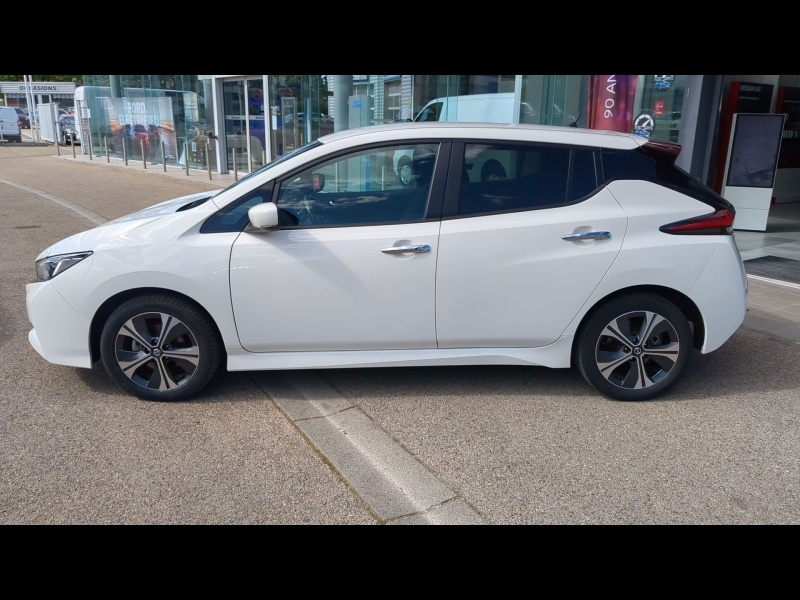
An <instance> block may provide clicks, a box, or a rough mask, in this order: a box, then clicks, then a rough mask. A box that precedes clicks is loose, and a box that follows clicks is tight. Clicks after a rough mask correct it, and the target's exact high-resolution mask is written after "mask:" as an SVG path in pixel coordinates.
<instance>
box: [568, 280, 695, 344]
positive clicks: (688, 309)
mask: <svg viewBox="0 0 800 600" xmlns="http://www.w3.org/2000/svg"><path fill="white" fill-rule="evenodd" d="M637 292H638V293H649V294H657V295H659V296H661V297H663V298H664V299H666V300H669V301H670V302H672V303H673V304H674V305H675V306H677V307H678V309H680V311H681V312H682V313H683V314H684V316H685V317H686V320H687V321H689V322H690V323H691V325H692V345H693V346H694V347H695V348H696V349H698V350H699V349H700V348H702V346H703V343H704V342H705V337H706V329H705V322H704V321H703V314H702V313H701V312H700V309H699V308H698V307H697V305H696V304H695V303H694V301H692V299H691V298H689V296H687V295H686V294H684V293H682V292H679V291H678V290H675V289H673V288H668V287H664V286H660V285H637V286H632V287H627V288H622V289H619V290H616V291H614V292H611V293H610V294H608V295H607V296H604V297H603V298H601V299H600V300H598V301H597V302H595V303H594V305H593V306H592V308H591V309H589V310H588V311H586V314H585V315H583V318H582V319H581V322H580V324H579V325H578V327H577V329H576V330H575V331H576V335H575V337H574V339H573V350H574V344H575V340H577V337H578V334H579V333H580V331H581V330H582V329H583V327H584V325H585V324H586V322H587V321H588V320H589V319H590V318H591V316H592V315H593V314H594V313H595V312H596V311H597V310H598V309H599V308H600V307H602V306H604V305H605V304H607V303H608V302H609V301H611V300H614V299H615V298H619V297H621V296H627V295H629V294H635V293H637Z"/></svg>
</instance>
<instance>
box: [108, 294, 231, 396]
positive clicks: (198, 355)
mask: <svg viewBox="0 0 800 600" xmlns="http://www.w3.org/2000/svg"><path fill="white" fill-rule="evenodd" d="M221 347H222V344H221V342H220V340H219V336H218V334H217V331H216V329H215V328H214V326H213V324H212V323H211V320H210V318H209V317H208V316H207V315H205V314H204V313H203V311H201V310H200V309H199V308H198V307H197V306H195V305H193V304H191V303H189V302H187V301H185V300H181V299H179V298H176V297H173V296H169V295H161V294H156V295H147V296H138V297H136V298H133V299H131V300H128V301H127V302H125V303H123V304H122V305H120V306H119V307H118V308H117V309H116V310H115V311H114V312H113V313H112V314H111V316H110V317H109V318H108V320H107V321H106V323H105V326H104V327H103V332H102V334H101V336H100V356H101V358H102V361H103V365H104V366H105V368H106V371H108V374H109V375H110V376H111V378H112V379H113V380H114V382H115V383H116V384H117V385H118V386H119V387H121V388H122V389H123V390H125V391H126V392H129V393H131V394H133V395H135V396H138V397H139V398H142V399H144V400H155V401H161V402H171V401H178V400H186V399H187V398H189V397H191V396H193V395H194V394H196V393H197V392H199V391H200V390H201V389H202V388H203V387H204V386H205V385H206V384H207V383H208V381H209V380H210V379H211V377H212V376H213V375H214V373H215V371H216V370H217V367H218V366H219V363H220V359H221V355H222V351H221Z"/></svg>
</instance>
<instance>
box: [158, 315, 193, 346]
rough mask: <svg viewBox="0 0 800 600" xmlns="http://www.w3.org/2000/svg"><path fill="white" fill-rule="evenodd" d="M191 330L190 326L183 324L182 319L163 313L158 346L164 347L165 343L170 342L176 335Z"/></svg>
mask: <svg viewBox="0 0 800 600" xmlns="http://www.w3.org/2000/svg"><path fill="white" fill-rule="evenodd" d="M186 331H189V328H188V327H186V325H184V324H183V322H182V321H179V320H178V319H176V318H175V317H173V316H171V315H165V314H163V313H162V314H161V335H159V336H158V344H157V345H158V347H159V348H162V347H163V346H164V345H165V344H168V343H169V342H171V341H172V340H174V339H175V338H176V337H178V336H179V333H178V332H180V333H184V332H186Z"/></svg>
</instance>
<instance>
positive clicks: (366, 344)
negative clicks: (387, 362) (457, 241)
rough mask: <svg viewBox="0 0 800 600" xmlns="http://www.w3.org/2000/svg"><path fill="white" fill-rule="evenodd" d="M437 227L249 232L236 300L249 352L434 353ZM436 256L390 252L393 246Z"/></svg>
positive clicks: (238, 265) (240, 256)
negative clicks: (411, 350)
mask: <svg viewBox="0 0 800 600" xmlns="http://www.w3.org/2000/svg"><path fill="white" fill-rule="evenodd" d="M438 239H439V222H433V223H408V224H402V225H380V226H367V227H331V228H319V229H297V230H286V231H276V232H272V233H257V234H250V233H246V232H245V233H242V234H241V236H240V237H239V239H238V240H236V243H235V244H234V245H233V251H232V253H231V294H230V295H231V300H232V302H233V309H234V312H235V314H236V325H237V327H238V331H239V339H240V341H241V343H242V346H243V347H244V348H246V349H247V350H249V351H251V352H272V351H281V350H283V351H314V350H388V349H396V348H404V349H407V348H435V347H436V320H435V291H436V290H435V286H436V255H437V249H438ZM409 245H429V246H430V248H431V250H430V252H423V253H419V254H384V253H383V252H381V250H382V249H384V248H389V247H391V246H409Z"/></svg>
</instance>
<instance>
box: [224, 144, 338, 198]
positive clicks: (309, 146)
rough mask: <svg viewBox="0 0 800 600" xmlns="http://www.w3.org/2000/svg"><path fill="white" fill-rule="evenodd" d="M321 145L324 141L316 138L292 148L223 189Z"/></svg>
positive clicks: (234, 185)
mask: <svg viewBox="0 0 800 600" xmlns="http://www.w3.org/2000/svg"><path fill="white" fill-rule="evenodd" d="M321 145H322V142H319V141H317V140H314V141H313V142H309V143H308V144H306V145H305V146H300V147H299V148H297V149H296V150H292V151H291V152H289V154H284V155H283V156H281V157H280V158H278V159H277V160H273V161H272V162H271V163H267V164H266V165H264V166H263V167H261V168H260V169H258V170H257V171H253V172H252V173H250V175H247V176H246V177H243V178H242V179H240V180H239V181H237V182H236V183H232V184H231V185H229V186H228V187H226V188H225V190H223V191H227V190H229V189H231V188H235V187H236V186H237V185H239V184H240V183H244V182H245V181H247V180H248V179H250V178H251V177H255V176H256V175H259V174H260V173H263V172H264V171H268V170H269V169H271V168H272V167H274V166H275V165H279V164H281V163H282V162H284V161H286V160H288V159H290V158H292V157H294V156H297V155H298V154H302V153H303V152H305V151H306V150H311V149H312V148H316V147H317V146H321Z"/></svg>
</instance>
